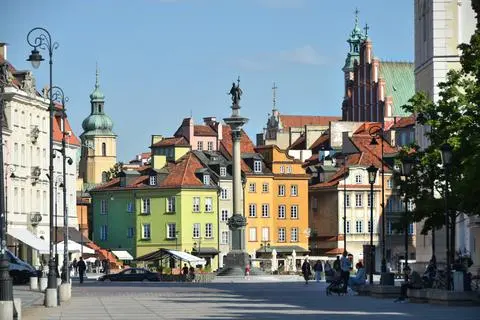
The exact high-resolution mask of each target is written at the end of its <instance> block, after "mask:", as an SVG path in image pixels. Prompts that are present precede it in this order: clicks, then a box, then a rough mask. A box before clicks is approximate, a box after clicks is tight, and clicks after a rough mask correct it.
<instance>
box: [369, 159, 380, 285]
mask: <svg viewBox="0 0 480 320" xmlns="http://www.w3.org/2000/svg"><path fill="white" fill-rule="evenodd" d="M377 171H378V168H377V167H375V166H374V165H373V164H372V165H370V167H368V168H367V172H368V183H370V278H369V282H370V285H372V284H373V270H374V265H375V260H374V259H373V253H374V252H373V185H374V184H375V180H376V178H377Z"/></svg>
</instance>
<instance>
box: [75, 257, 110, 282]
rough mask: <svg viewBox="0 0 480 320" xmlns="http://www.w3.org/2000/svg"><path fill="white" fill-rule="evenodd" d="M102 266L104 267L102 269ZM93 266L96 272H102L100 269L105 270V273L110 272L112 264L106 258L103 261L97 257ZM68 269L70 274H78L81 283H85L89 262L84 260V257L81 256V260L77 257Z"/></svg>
mask: <svg viewBox="0 0 480 320" xmlns="http://www.w3.org/2000/svg"><path fill="white" fill-rule="evenodd" d="M100 266H101V267H102V270H100ZM93 268H94V271H95V272H96V273H100V271H103V273H105V274H109V273H110V264H109V263H108V261H107V260H106V259H105V260H103V261H101V262H100V260H98V259H96V260H95V262H94V263H93ZM68 269H69V272H70V274H72V273H73V276H74V277H77V276H78V278H79V280H80V283H83V280H84V278H85V274H86V271H87V263H86V262H85V260H83V257H80V258H79V260H77V259H76V258H75V259H73V261H72V262H71V263H70V265H69V267H68Z"/></svg>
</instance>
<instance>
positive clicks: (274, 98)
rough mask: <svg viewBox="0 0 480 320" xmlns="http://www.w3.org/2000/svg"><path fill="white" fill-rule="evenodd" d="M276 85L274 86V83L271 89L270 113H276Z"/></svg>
mask: <svg viewBox="0 0 480 320" xmlns="http://www.w3.org/2000/svg"><path fill="white" fill-rule="evenodd" d="M277 89H278V87H277V85H276V84H275V82H274V83H273V87H272V94H273V107H272V112H273V113H275V111H277Z"/></svg>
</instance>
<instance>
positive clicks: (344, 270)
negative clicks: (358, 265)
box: [340, 251, 353, 293]
mask: <svg viewBox="0 0 480 320" xmlns="http://www.w3.org/2000/svg"><path fill="white" fill-rule="evenodd" d="M352 257H353V256H352ZM340 268H341V277H342V280H343V291H344V293H346V292H347V286H348V279H349V278H350V270H351V269H352V263H351V261H350V259H349V258H348V257H347V251H344V252H343V254H342V259H341V260H340Z"/></svg>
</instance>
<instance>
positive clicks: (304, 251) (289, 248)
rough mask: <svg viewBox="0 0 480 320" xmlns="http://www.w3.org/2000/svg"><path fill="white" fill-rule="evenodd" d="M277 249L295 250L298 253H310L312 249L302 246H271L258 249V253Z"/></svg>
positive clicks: (288, 251) (280, 251)
mask: <svg viewBox="0 0 480 320" xmlns="http://www.w3.org/2000/svg"><path fill="white" fill-rule="evenodd" d="M273 249H275V250H276V251H277V253H285V254H287V253H290V254H291V253H292V252H293V250H295V252H296V253H308V252H310V250H308V249H305V248H302V247H300V246H270V247H266V248H265V247H262V248H259V249H257V252H258V253H270V254H271V253H272V250H273Z"/></svg>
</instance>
